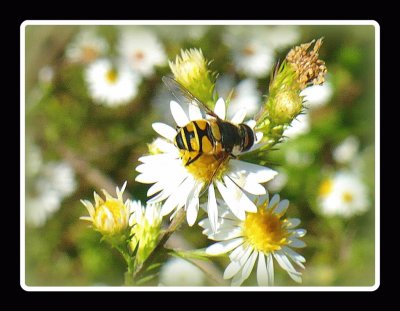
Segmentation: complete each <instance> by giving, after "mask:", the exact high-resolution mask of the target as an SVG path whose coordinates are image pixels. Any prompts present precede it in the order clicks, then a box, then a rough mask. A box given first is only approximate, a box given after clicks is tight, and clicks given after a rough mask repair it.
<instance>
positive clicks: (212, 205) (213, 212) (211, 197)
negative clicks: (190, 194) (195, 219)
mask: <svg viewBox="0 0 400 311" xmlns="http://www.w3.org/2000/svg"><path fill="white" fill-rule="evenodd" d="M207 213H208V219H210V225H211V228H212V230H213V231H214V232H215V231H216V230H217V225H218V206H217V200H216V198H215V190H214V184H213V183H211V184H210V186H209V187H208V204H207Z"/></svg>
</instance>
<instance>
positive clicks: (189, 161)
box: [185, 152, 203, 166]
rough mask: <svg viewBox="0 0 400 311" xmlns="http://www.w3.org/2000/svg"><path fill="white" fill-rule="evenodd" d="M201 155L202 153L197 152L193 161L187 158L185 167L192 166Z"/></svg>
mask: <svg viewBox="0 0 400 311" xmlns="http://www.w3.org/2000/svg"><path fill="white" fill-rule="evenodd" d="M202 154H203V153H202V152H199V153H198V154H197V155H196V156H195V157H194V158H193V159H192V158H189V160H188V161H187V162H186V164H185V166H188V165H190V164H192V163H193V162H194V161H196V160H197V159H198V158H200V156H201V155H202Z"/></svg>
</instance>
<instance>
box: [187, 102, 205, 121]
mask: <svg viewBox="0 0 400 311" xmlns="http://www.w3.org/2000/svg"><path fill="white" fill-rule="evenodd" d="M189 118H190V120H191V121H195V120H201V119H203V116H202V114H201V110H200V108H199V107H198V106H196V105H189Z"/></svg>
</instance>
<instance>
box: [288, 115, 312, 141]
mask: <svg viewBox="0 0 400 311" xmlns="http://www.w3.org/2000/svg"><path fill="white" fill-rule="evenodd" d="M310 128H311V126H310V116H309V114H308V113H304V114H299V115H298V116H297V117H296V118H295V119H294V120H293V121H292V123H290V125H289V126H288V127H287V128H286V129H285V131H284V133H283V135H284V136H285V137H288V138H291V139H293V138H296V137H298V136H300V135H304V134H307V133H308V132H309V131H310Z"/></svg>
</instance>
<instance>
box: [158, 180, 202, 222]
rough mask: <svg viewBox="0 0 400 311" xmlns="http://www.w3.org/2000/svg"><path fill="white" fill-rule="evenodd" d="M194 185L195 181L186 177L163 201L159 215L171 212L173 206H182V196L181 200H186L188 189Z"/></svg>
mask: <svg viewBox="0 0 400 311" xmlns="http://www.w3.org/2000/svg"><path fill="white" fill-rule="evenodd" d="M194 186H195V181H194V180H193V178H190V177H188V178H186V179H185V181H184V182H182V184H181V185H179V187H178V188H177V189H176V190H175V191H174V193H173V194H171V196H170V197H169V198H168V199H167V200H166V201H165V203H164V205H163V207H162V208H161V215H162V216H165V215H168V214H169V213H171V212H172V210H173V209H174V208H175V207H178V208H179V207H180V206H183V204H184V203H183V204H182V203H181V202H182V198H183V199H184V201H183V202H185V201H186V198H187V195H188V194H189V192H190V190H192V188H193V187H194Z"/></svg>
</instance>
